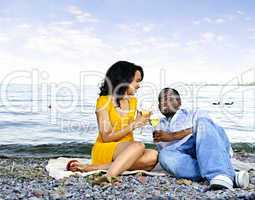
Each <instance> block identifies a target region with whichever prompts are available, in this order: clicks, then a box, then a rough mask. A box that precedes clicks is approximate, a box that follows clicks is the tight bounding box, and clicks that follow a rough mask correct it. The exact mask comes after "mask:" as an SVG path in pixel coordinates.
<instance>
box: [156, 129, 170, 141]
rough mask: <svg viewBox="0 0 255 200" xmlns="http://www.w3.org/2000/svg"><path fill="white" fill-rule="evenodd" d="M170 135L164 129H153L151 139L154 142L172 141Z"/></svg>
mask: <svg viewBox="0 0 255 200" xmlns="http://www.w3.org/2000/svg"><path fill="white" fill-rule="evenodd" d="M172 140H173V138H172V135H171V134H169V133H166V132H164V131H154V132H153V141H154V142H169V141H172Z"/></svg>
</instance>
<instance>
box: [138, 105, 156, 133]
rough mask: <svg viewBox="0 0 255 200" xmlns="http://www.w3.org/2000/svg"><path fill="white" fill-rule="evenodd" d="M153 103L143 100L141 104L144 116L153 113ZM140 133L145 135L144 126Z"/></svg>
mask: <svg viewBox="0 0 255 200" xmlns="http://www.w3.org/2000/svg"><path fill="white" fill-rule="evenodd" d="M152 107H153V105H152V104H151V103H150V102H143V103H142V104H141V105H140V111H141V114H142V116H144V117H149V116H150V115H151V113H152ZM140 134H141V135H143V128H141V129H140Z"/></svg>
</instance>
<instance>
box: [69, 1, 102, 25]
mask: <svg viewBox="0 0 255 200" xmlns="http://www.w3.org/2000/svg"><path fill="white" fill-rule="evenodd" d="M67 12H69V13H70V14H71V15H73V16H74V17H75V18H76V19H77V20H78V21H79V22H81V23H82V22H99V20H98V19H97V18H95V17H94V16H92V14H90V13H89V12H85V11H82V10H81V9H80V8H79V7H77V6H73V5H71V6H68V7H67Z"/></svg>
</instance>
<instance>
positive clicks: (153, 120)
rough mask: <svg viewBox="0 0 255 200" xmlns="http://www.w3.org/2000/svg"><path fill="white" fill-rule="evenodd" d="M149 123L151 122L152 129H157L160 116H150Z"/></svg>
mask: <svg viewBox="0 0 255 200" xmlns="http://www.w3.org/2000/svg"><path fill="white" fill-rule="evenodd" d="M149 122H150V125H151V126H152V128H154V129H155V128H156V127H157V126H158V125H159V123H160V116H159V115H157V114H152V115H151V116H150V121H149Z"/></svg>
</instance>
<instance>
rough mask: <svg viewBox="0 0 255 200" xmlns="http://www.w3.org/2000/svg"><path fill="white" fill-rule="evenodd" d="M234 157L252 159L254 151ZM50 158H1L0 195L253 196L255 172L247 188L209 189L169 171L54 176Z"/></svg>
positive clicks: (35, 197)
mask: <svg viewBox="0 0 255 200" xmlns="http://www.w3.org/2000/svg"><path fill="white" fill-rule="evenodd" d="M235 157H236V158H237V159H239V160H242V161H244V162H255V154H248V153H239V154H236V155H235ZM48 160H49V158H1V159H0V199H1V200H2V199H29V200H39V199H52V200H53V199H54V200H56V199H255V173H254V172H253V171H251V172H250V180H251V184H250V185H249V188H247V189H240V188H234V189H233V190H219V191H210V190H208V183H207V182H206V181H205V182H191V181H187V180H183V179H179V180H178V179H176V178H174V177H173V176H172V175H170V174H169V175H168V176H161V177H156V176H154V177H151V176H144V175H143V174H136V175H128V176H120V177H119V180H118V181H117V182H115V183H113V184H104V185H93V184H92V181H93V179H94V176H87V177H81V176H78V175H75V176H71V177H68V178H64V179H61V180H55V179H54V178H52V177H50V176H48V173H47V171H46V170H45V166H46V165H47V163H48Z"/></svg>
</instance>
